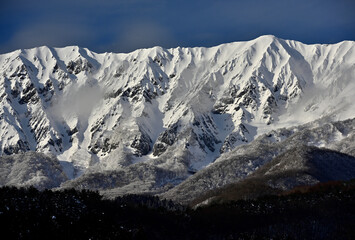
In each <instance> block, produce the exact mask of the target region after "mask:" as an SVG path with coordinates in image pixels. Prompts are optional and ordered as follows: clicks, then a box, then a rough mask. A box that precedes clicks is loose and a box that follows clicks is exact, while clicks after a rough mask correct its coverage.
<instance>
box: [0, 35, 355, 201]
mask: <svg viewBox="0 0 355 240" xmlns="http://www.w3.org/2000/svg"><path fill="white" fill-rule="evenodd" d="M354 78H355V42H353V41H343V42H340V43H337V44H313V45H307V44H303V43H301V42H297V41H292V40H283V39H280V38H277V37H275V36H271V35H267V36H261V37H259V38H257V39H254V40H251V41H246V42H234V43H228V44H222V45H219V46H215V47H211V48H203V47H195V48H182V47H177V48H171V49H164V48H161V47H153V48H149V49H139V50H136V51H134V52H131V53H127V54H116V53H101V54H98V53H94V52H92V51H90V50H88V49H86V48H80V47H77V46H70V47H65V48H52V47H46V46H43V47H38V48H33V49H25V50H17V51H14V52H11V53H7V54H2V55H0V85H1V88H0V128H1V130H0V155H1V157H0V171H1V178H0V184H1V185H16V186H29V185H34V186H36V187H38V188H40V189H44V188H69V187H75V188H78V189H83V188H88V189H95V190H100V191H101V192H102V193H104V194H106V195H107V196H109V197H113V196H117V195H122V194H126V193H150V194H158V195H159V196H162V197H165V198H170V199H173V200H176V201H180V202H187V201H189V200H192V199H193V198H194V197H197V196H198V195H201V194H204V193H206V192H207V191H210V190H213V189H216V188H219V187H223V186H226V185H228V184H232V183H235V182H240V181H243V180H247V179H249V178H252V177H253V176H254V175H255V174H259V175H258V176H259V177H260V176H261V175H262V174H263V176H264V177H265V176H267V177H268V179H269V180H270V179H273V180H270V181H269V180H268V181H269V185H268V186H270V187H272V188H279V189H288V188H291V187H293V186H296V185H299V184H313V183H316V182H319V181H325V180H329V179H335V180H336V179H339V180H340V179H350V178H355V168H353V166H355V165H353V164H354V157H355V144H354V143H355V141H354V140H355V139H354V138H355V137H354V126H355V119H354V117H355V104H353V102H354V101H355V94H354V93H355V81H354ZM317 156H322V158H321V159H323V160H320V159H319V157H318V158H317ZM261 169H264V170H261ZM291 170H292V172H293V173H294V175H292V176H297V177H291V175H290V177H289V179H285V174H283V173H286V172H287V171H291ZM280 172H282V174H281V173H280ZM296 173H297V174H296ZM253 174H254V175H253ZM280 174H281V175H282V176H284V177H283V178H277V179H276V180H275V178H272V177H270V176H271V175H272V176H275V175H278V176H279V175H280ZM286 175H287V174H286ZM254 177H255V176H254ZM291 178H292V179H291Z"/></svg>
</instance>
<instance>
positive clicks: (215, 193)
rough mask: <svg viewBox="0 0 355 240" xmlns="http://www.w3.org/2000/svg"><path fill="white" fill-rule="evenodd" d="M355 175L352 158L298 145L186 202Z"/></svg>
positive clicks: (252, 194)
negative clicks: (241, 176)
mask: <svg viewBox="0 0 355 240" xmlns="http://www.w3.org/2000/svg"><path fill="white" fill-rule="evenodd" d="M354 177H355V157H353V156H349V155H346V154H343V153H340V152H336V151H333V150H329V149H324V148H317V147H314V146H306V145H301V146H297V147H295V148H292V149H290V150H287V151H286V152H284V153H283V154H281V155H279V156H277V157H275V158H274V159H273V160H272V161H270V162H268V163H266V164H265V165H263V166H261V167H260V168H259V169H258V170H256V171H255V172H254V173H252V174H251V175H249V176H248V177H246V178H245V179H243V180H242V181H239V182H236V183H231V184H228V185H225V186H223V187H221V188H219V189H213V190H212V191H207V192H206V193H203V194H202V195H201V196H198V197H197V198H196V199H193V200H192V202H191V203H190V204H192V205H194V206H195V205H200V204H201V203H202V204H203V203H205V204H206V203H211V202H226V201H231V200H234V201H235V200H239V199H254V198H257V197H260V196H262V195H267V194H270V195H271V194H279V193H281V192H283V191H285V190H290V189H293V188H294V187H296V186H305V185H314V184H317V183H320V182H328V181H334V180H337V181H339V180H350V179H353V178H354Z"/></svg>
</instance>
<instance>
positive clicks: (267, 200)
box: [0, 182, 355, 239]
mask: <svg viewBox="0 0 355 240" xmlns="http://www.w3.org/2000/svg"><path fill="white" fill-rule="evenodd" d="M354 185H355V184H354V183H353V182H332V183H327V184H320V185H317V186H314V187H304V188H298V189H295V190H293V191H290V192H287V193H283V194H281V195H274V196H264V197H261V198H258V199H254V200H239V201H231V202H225V203H223V204H214V205H208V206H205V207H200V208H197V209H196V210H193V209H190V208H186V207H184V206H181V205H179V204H174V203H173V202H171V201H167V200H162V201H161V200H159V198H157V197H154V196H145V195H128V196H124V197H119V198H117V199H114V200H107V199H103V198H102V196H101V195H100V194H99V193H98V192H92V191H86V190H83V191H76V190H74V189H70V190H63V191H49V190H45V191H38V190H36V189H35V188H15V187H2V188H0V226H1V234H2V239H271V238H272V239H355V187H354Z"/></svg>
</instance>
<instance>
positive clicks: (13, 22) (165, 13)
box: [0, 0, 355, 53]
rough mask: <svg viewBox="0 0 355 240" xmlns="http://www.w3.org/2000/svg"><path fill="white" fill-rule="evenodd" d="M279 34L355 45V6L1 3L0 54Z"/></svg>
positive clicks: (338, 0)
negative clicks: (42, 48) (38, 49)
mask: <svg viewBox="0 0 355 240" xmlns="http://www.w3.org/2000/svg"><path fill="white" fill-rule="evenodd" d="M265 34H273V35H275V36H277V37H280V38H284V39H293V40H298V41H301V42H304V43H335V42H339V41H343V40H355V1H354V0H233V1H232V0H205V1H202V0H189V1H185V0H180V1H174V0H31V1H28V0H0V53H5V52H9V51H12V50H15V49H19V48H31V47H36V46H42V45H47V46H52V47H63V46H68V45H79V46H81V47H87V48H89V49H90V50H93V51H95V52H106V51H110V52H129V51H133V50H135V49H137V48H143V47H152V46H157V45H159V46H163V47H166V48H169V47H176V46H185V47H193V46H206V47H208V46H213V45H218V44H221V43H226V42H233V41H243V40H250V39H253V38H256V37H258V36H260V35H265Z"/></svg>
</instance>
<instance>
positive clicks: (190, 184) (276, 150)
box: [162, 119, 355, 202]
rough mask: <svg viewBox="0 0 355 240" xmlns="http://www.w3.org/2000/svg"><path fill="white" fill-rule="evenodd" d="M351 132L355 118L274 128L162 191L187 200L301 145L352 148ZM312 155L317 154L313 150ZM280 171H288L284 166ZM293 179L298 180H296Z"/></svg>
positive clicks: (229, 181) (177, 199) (176, 198)
mask: <svg viewBox="0 0 355 240" xmlns="http://www.w3.org/2000/svg"><path fill="white" fill-rule="evenodd" d="M354 134H355V119H351V120H345V121H340V122H333V123H323V124H322V123H319V122H313V123H309V124H305V125H301V126H298V127H292V128H288V129H285V128H283V129H277V130H273V131H271V132H269V133H266V134H263V135H261V136H259V137H258V138H257V139H255V140H254V141H253V142H251V143H249V144H246V145H243V146H239V147H236V148H235V149H234V150H232V151H231V152H229V153H228V154H224V155H222V156H221V157H220V158H218V159H217V160H216V161H215V162H214V163H213V164H211V165H209V166H208V167H207V168H205V169H203V170H201V171H199V172H197V173H196V174H195V175H193V176H191V177H190V178H188V179H187V180H186V181H184V182H183V183H181V184H180V185H178V186H176V187H175V188H173V189H171V190H169V191H168V192H166V193H164V194H163V195H162V197H163V198H169V199H174V200H175V201H184V202H188V201H190V200H192V199H194V198H195V197H197V196H199V195H201V194H203V193H205V192H207V191H209V190H211V189H216V188H219V187H222V186H224V185H227V184H230V183H233V182H238V181H241V180H243V179H245V178H247V177H248V176H249V175H251V174H253V173H254V172H257V171H258V169H259V168H260V167H262V166H264V165H265V166H267V164H268V163H269V162H270V161H271V162H272V163H274V161H278V160H275V159H277V158H279V157H280V156H283V154H284V155H285V154H286V153H288V154H293V153H294V152H295V151H296V150H295V149H298V148H300V149H303V148H304V147H303V146H304V145H309V146H329V147H331V146H337V145H339V144H340V145H343V144H344V145H350V146H352V148H351V149H354V147H355V146H354V142H353V141H351V140H350V141H349V139H351V138H352V137H353V136H354ZM335 149H337V148H335ZM295 154H296V153H295ZM286 155H287V154H286ZM315 155H317V153H316V152H315ZM346 156H350V155H346ZM351 157H355V156H350V157H349V158H348V159H350V160H351ZM281 158H282V157H281ZM320 158H322V155H320ZM273 159H274V160H273ZM301 159H302V156H301ZM286 160H287V163H290V164H292V163H294V164H297V162H299V161H301V160H299V159H297V158H295V159H293V160H288V158H287V157H285V160H284V161H286ZM298 160H299V161H298ZM272 163H269V164H272ZM350 163H351V162H349V164H350ZM302 166H303V165H302V164H301V167H302ZM341 166H346V164H341ZM323 170H324V174H328V175H331V173H332V174H333V176H338V175H339V174H338V173H337V172H336V169H334V168H333V167H332V168H330V169H323ZM329 172H330V173H329ZM283 173H285V175H287V171H286V170H285V169H284V171H283ZM344 174H345V173H344ZM352 174H354V175H352V176H353V177H354V178H355V172H354V173H352ZM291 178H292V177H291ZM335 179H336V178H334V179H333V180H335ZM340 179H343V178H340ZM294 182H297V181H296V180H295V181H294ZM315 182H316V181H315ZM299 184H302V183H299ZM294 185H296V183H295V184H294ZM294 185H293V186H294Z"/></svg>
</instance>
